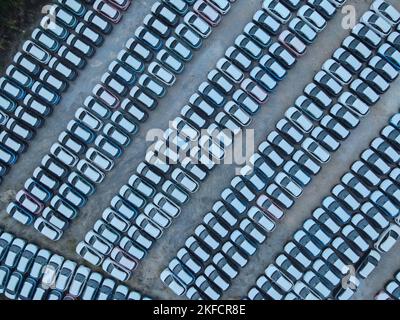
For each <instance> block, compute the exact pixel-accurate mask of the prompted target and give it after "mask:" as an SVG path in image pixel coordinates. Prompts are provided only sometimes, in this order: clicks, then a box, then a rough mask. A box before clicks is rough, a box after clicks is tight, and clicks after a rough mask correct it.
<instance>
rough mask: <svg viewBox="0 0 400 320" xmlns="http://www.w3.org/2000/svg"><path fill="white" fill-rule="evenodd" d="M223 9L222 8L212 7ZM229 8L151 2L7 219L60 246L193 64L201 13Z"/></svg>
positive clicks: (215, 4)
mask: <svg viewBox="0 0 400 320" xmlns="http://www.w3.org/2000/svg"><path fill="white" fill-rule="evenodd" d="M223 4H225V7H223V9H222V8H219V7H218V5H219V6H222V5H223ZM192 7H193V11H191V10H190V9H191V8H192ZM229 8H230V3H229V2H228V1H226V0H220V1H209V2H206V1H202V0H199V1H191V0H185V1H183V0H163V1H162V2H156V3H155V4H154V5H153V6H152V9H151V11H152V13H151V14H149V15H147V16H146V17H145V18H144V25H143V26H140V27H138V28H137V30H136V31H135V36H134V37H133V38H130V39H129V40H128V41H127V42H126V48H124V49H123V50H121V51H120V52H119V54H118V57H117V59H115V60H114V61H113V62H111V63H110V65H109V67H108V71H107V72H105V73H104V74H103V76H102V78H101V82H100V83H99V84H97V85H96V86H95V87H94V89H93V91H92V94H91V95H90V96H88V97H87V98H86V99H85V100H84V103H83V106H82V107H80V108H78V110H77V111H76V113H75V119H74V120H72V121H70V122H69V123H68V126H67V130H65V131H63V132H62V133H61V134H60V135H59V137H58V141H57V142H56V143H54V144H53V145H52V147H51V149H50V153H49V154H48V155H46V156H45V157H44V158H43V159H42V162H41V165H40V166H39V167H38V168H36V170H35V171H34V173H33V176H32V177H31V178H30V179H28V180H27V181H26V183H25V185H24V189H23V190H21V191H20V192H18V194H17V197H16V201H14V202H13V203H11V204H10V205H9V206H8V209H7V212H8V213H9V214H10V215H11V216H12V217H13V218H14V219H16V220H17V221H19V222H21V223H23V224H27V225H29V224H34V227H35V228H36V229H37V230H38V231H39V232H41V233H42V234H43V235H45V236H46V237H47V238H49V239H51V240H59V239H60V238H61V236H62V235H63V232H64V230H65V229H66V228H68V226H69V224H70V221H71V220H73V219H75V217H76V216H77V215H78V212H79V210H80V209H81V208H82V207H83V206H85V204H86V202H87V199H88V197H89V196H90V195H92V194H93V193H94V192H95V185H96V184H99V183H101V182H102V181H103V179H104V177H105V174H106V173H107V172H109V171H110V170H112V169H113V168H114V165H115V161H116V159H118V158H119V157H120V156H121V155H122V153H123V150H124V148H125V147H127V146H128V145H129V143H130V141H131V136H132V135H133V134H135V133H136V132H137V130H138V126H139V123H140V122H143V121H145V120H146V119H147V117H148V112H149V111H151V110H153V109H154V108H155V107H156V105H157V101H158V99H159V98H161V97H162V96H163V95H164V94H165V92H166V90H167V87H168V86H171V85H172V84H173V83H174V81H175V77H176V75H177V74H179V73H180V72H182V70H183V67H184V63H185V62H186V61H189V60H191V58H192V52H193V50H195V49H197V48H198V47H199V46H198V45H197V44H196V45H195V44H194V42H191V40H193V39H194V38H193V37H198V38H204V37H205V34H203V35H201V34H200V31H198V30H197V29H196V27H195V26H197V27H198V28H200V27H199V26H198V24H200V23H203V24H202V26H208V27H210V25H209V24H208V23H207V22H205V20H203V18H200V16H201V14H203V13H202V12H203V11H201V10H206V12H208V14H211V13H216V14H218V16H219V17H220V16H221V15H223V14H225V13H226V12H228V10H229ZM194 12H197V14H195V13H194ZM204 19H205V18H204ZM182 30H186V31H182ZM196 30H197V31H196ZM173 32H174V33H175V35H171V34H172V33H173ZM188 35H191V36H190V37H189V36H188ZM145 66H147V72H146V73H144V70H145ZM128 93H129V97H126V96H127V95H128Z"/></svg>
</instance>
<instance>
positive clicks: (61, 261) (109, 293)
mask: <svg viewBox="0 0 400 320" xmlns="http://www.w3.org/2000/svg"><path fill="white" fill-rule="evenodd" d="M0 294H2V295H5V296H6V297H7V298H8V299H13V300H14V299H15V300H16V299H18V300H149V299H150V297H148V296H144V295H142V294H140V293H139V292H137V291H134V290H131V289H130V288H128V287H127V286H125V285H121V284H118V283H116V282H115V281H114V280H112V279H109V278H104V277H103V276H102V275H101V274H100V273H98V272H92V271H91V270H90V269H89V268H87V267H85V266H84V265H79V264H77V263H76V262H74V261H71V260H67V259H65V258H64V257H63V256H60V255H58V254H55V253H52V252H51V251H49V250H46V249H41V248H39V247H38V246H37V245H35V244H33V243H29V242H27V241H25V240H24V239H21V238H18V237H15V236H14V235H12V234H10V233H8V232H3V230H0Z"/></svg>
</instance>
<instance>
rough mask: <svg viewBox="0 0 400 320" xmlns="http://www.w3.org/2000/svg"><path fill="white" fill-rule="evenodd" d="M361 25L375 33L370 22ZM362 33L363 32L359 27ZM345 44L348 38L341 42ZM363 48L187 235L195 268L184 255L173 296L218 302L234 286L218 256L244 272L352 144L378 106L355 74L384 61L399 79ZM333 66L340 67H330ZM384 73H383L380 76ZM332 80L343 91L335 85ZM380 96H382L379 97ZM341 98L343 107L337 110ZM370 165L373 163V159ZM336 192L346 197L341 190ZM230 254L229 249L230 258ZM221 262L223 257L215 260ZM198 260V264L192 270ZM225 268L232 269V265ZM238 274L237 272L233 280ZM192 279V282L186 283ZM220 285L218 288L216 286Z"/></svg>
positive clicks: (289, 118) (166, 277)
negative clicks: (323, 170)
mask: <svg viewBox="0 0 400 320" xmlns="http://www.w3.org/2000/svg"><path fill="white" fill-rule="evenodd" d="M394 24H395V23H394V22H393V25H394ZM363 26H365V28H368V29H369V30H370V31H371V30H372V28H370V27H369V25H367V24H365V25H363ZM358 28H359V26H358V27H357V28H355V29H356V30H357V29H358ZM353 32H354V30H353ZM346 39H348V38H346ZM345 43H346V40H345V41H344V42H343V44H345ZM359 44H361V45H364V46H365V48H367V49H368V50H371V55H370V56H369V57H368V59H365V60H361V61H359V59H358V58H356V54H357V51H358V50H354V49H349V48H346V47H345V46H344V45H343V47H342V48H340V49H339V50H338V51H336V52H335V54H334V57H333V59H329V60H328V61H327V63H325V64H324V66H323V70H324V72H325V74H326V76H325V77H324V78H325V81H327V80H329V81H327V83H326V84H325V85H324V84H323V82H321V81H319V79H320V78H319V76H318V75H320V74H321V72H319V73H317V75H316V77H315V79H314V83H312V84H310V85H308V86H306V89H305V91H304V95H303V96H301V97H299V98H298V99H297V100H296V103H295V106H294V107H291V108H289V109H288V111H287V112H286V114H285V118H284V119H282V120H281V121H279V122H278V124H277V127H276V130H275V131H273V132H272V133H270V134H269V135H268V137H267V140H266V141H265V142H263V143H262V144H261V145H260V146H259V149H258V151H259V152H257V153H256V154H254V155H253V156H252V157H251V158H250V162H251V164H252V165H251V166H246V167H244V168H243V169H242V172H241V175H239V176H237V177H235V178H234V179H233V180H232V181H231V187H230V188H227V189H225V190H224V191H223V192H222V194H221V197H222V199H221V201H218V202H217V203H216V204H215V205H214V207H213V212H211V213H207V215H206V217H205V220H204V221H203V223H202V224H201V225H199V226H198V228H197V229H196V231H195V235H194V236H191V237H189V238H188V239H187V241H186V243H185V247H184V248H182V249H181V251H182V250H184V251H188V250H189V252H191V258H190V259H188V258H187V257H185V260H187V261H190V262H189V263H186V262H182V260H181V259H180V258H179V256H178V257H177V258H175V259H174V260H172V261H171V266H169V268H167V269H166V270H165V271H164V273H163V274H162V276H161V278H162V280H163V281H164V282H165V283H166V284H167V285H168V286H169V287H170V288H171V289H172V290H173V291H174V292H176V293H177V294H180V295H182V294H184V293H185V292H186V295H187V296H188V297H194V298H198V297H202V296H203V297H204V295H205V296H206V297H208V298H212V299H216V298H219V297H220V295H221V293H222V292H223V291H224V290H226V289H227V288H228V287H229V281H225V282H223V283H222V282H221V279H232V278H229V277H228V278H227V273H225V274H224V273H223V272H222V273H221V272H220V273H218V271H217V269H216V265H217V263H220V257H221V256H223V255H225V257H226V256H227V257H228V258H229V260H226V261H230V262H228V265H229V267H232V268H233V269H237V268H238V267H243V266H244V265H245V264H246V263H247V259H248V257H249V256H251V255H253V254H254V253H255V251H256V249H257V246H258V245H259V244H261V243H263V241H264V240H265V239H266V235H267V233H268V232H271V231H273V230H274V228H275V223H276V222H277V221H279V220H280V219H282V218H283V215H284V211H286V210H287V209H289V208H290V207H292V205H293V204H294V201H295V200H296V198H298V197H300V196H301V194H302V190H303V188H304V187H305V186H306V185H308V184H309V183H310V181H311V179H312V176H313V175H314V174H317V173H318V172H319V170H320V166H321V165H322V164H323V163H325V162H327V161H329V159H330V153H331V152H334V151H336V150H337V149H338V148H339V146H340V141H341V140H344V139H346V138H347V136H348V135H349V130H351V129H353V128H355V127H356V126H357V125H358V122H359V118H360V117H362V116H364V115H365V114H367V113H368V111H369V106H368V105H373V104H374V103H375V102H376V101H372V100H371V101H370V100H368V99H367V98H366V97H365V96H364V95H363V94H362V93H361V92H360V91H358V90H354V89H353V88H354V87H353V86H352V84H353V83H354V82H356V81H361V80H359V79H356V80H354V81H352V78H353V77H354V76H356V75H357V74H359V75H360V77H361V74H362V73H363V70H364V69H365V68H367V62H368V60H369V59H371V61H372V60H373V59H374V60H375V61H376V59H378V60H379V61H381V64H380V65H381V66H382V65H384V66H385V69H387V68H388V67H389V69H390V70H391V71H393V76H394V78H396V76H397V73H398V72H397V71H396V69H395V67H396V68H397V69H398V66H397V65H394V66H392V65H390V64H389V63H388V62H387V61H386V60H385V57H379V56H378V55H377V56H374V57H372V55H373V54H372V51H375V50H376V49H373V48H368V47H367V46H366V45H365V44H364V42H361V41H359ZM337 52H340V53H342V54H341V56H343V53H345V57H346V59H351V61H355V62H357V63H358V65H359V67H358V69H357V70H352V69H347V67H346V68H345V66H346V64H344V63H343V62H342V61H343V60H340V59H337V58H335V56H337ZM375 57H376V59H375ZM334 62H335V63H336V67H335V68H329V66H331V65H332V64H333V63H334ZM351 65H356V64H353V63H352V64H351ZM363 66H364V68H363ZM325 70H328V71H325ZM339 70H340V71H339ZM328 72H329V73H328ZM376 72H377V71H376ZM344 73H346V74H347V76H346V78H348V79H347V81H342V80H341V78H342V76H341V75H340V74H342V75H344ZM391 73H392V72H391ZM379 74H383V73H382V72H381V71H379ZM394 78H393V79H394ZM393 79H392V80H390V81H393ZM333 82H336V83H337V85H333ZM372 82H373V81H370V82H368V83H372ZM333 86H336V88H340V90H339V91H337V92H336V93H334V92H333V90H332V91H329V90H328V88H329V87H333ZM345 86H349V88H350V90H349V91H344V92H343V89H344V87H345ZM363 86H364V89H363V90H365V89H368V90H371V92H373V89H372V88H371V87H370V85H369V84H368V85H367V84H366V82H364V81H363ZM311 88H312V89H311ZM376 95H377V96H378V97H379V95H378V93H376ZM336 99H337V100H338V103H336V104H334V103H333V101H334V100H336ZM338 110H341V111H340V112H338ZM393 135H394V137H398V132H397V131H396V130H395V131H394V133H393ZM381 140H382V139H381ZM381 140H377V141H376V143H375V144H374V147H375V148H376V149H377V150H379V152H388V154H392V151H393V148H390V146H388V143H386V142H384V141H381ZM377 152H378V151H377ZM396 156H397V153H396V152H395V153H394V154H393V161H397V160H396ZM367 160H368V161H371V162H372V163H373V159H367ZM336 192H337V193H338V195H340V196H343V193H342V190H341V189H340V188H338V189H337V190H336ZM259 193H261V195H258V194H259ZM379 199H380V200H379V201H383V200H384V198H382V199H381V198H379ZM377 201H378V200H377ZM210 215H211V216H212V215H213V216H214V217H216V218H215V219H214V221H213V224H212V225H211V226H210V224H209V223H208V221H209V219H210V217H209V216H210ZM217 222H218V224H217ZM214 225H217V226H215V227H214ZM200 231H201V232H200ZM232 248H234V249H232ZM228 249H229V250H231V251H230V252H229V255H227V251H228ZM181 251H179V253H180V252H181ZM215 257H218V258H216V259H217V260H216V261H214V258H215ZM193 261H197V264H196V266H195V267H194V268H192V267H193V265H194V262H193ZM211 263H213V264H211ZM189 266H190V267H189ZM225 268H226V269H230V268H228V267H226V266H225ZM221 269H222V268H220V269H219V270H221ZM173 270H174V271H173ZM179 270H186V272H187V273H186V275H188V274H189V275H190V274H191V275H192V276H191V277H189V276H187V277H184V278H181V277H179V276H177V274H179ZM211 270H212V272H211ZM201 271H204V273H206V274H205V275H204V274H203V273H202V272H201ZM182 272H183V271H182ZM237 272H238V271H237ZM221 274H222V275H225V278H224V276H221ZM236 274H237V273H236V272H231V273H230V274H229V276H230V275H236ZM217 279H218V280H217ZM188 280H190V281H189V282H185V281H188ZM216 281H218V285H216V284H215V282H216ZM194 283H195V285H193V284H194ZM206 291H207V293H205V292H206Z"/></svg>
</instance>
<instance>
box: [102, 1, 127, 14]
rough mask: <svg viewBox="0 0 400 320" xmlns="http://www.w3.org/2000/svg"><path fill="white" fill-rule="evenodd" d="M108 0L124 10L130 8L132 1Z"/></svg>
mask: <svg viewBox="0 0 400 320" xmlns="http://www.w3.org/2000/svg"><path fill="white" fill-rule="evenodd" d="M106 1H107V2H109V3H110V4H111V5H113V6H115V7H117V8H118V9H121V10H124V11H125V10H127V9H128V8H129V6H130V5H131V2H132V0H106Z"/></svg>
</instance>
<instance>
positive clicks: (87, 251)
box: [75, 241, 104, 266]
mask: <svg viewBox="0 0 400 320" xmlns="http://www.w3.org/2000/svg"><path fill="white" fill-rule="evenodd" d="M75 251H76V253H77V254H78V255H80V256H81V257H82V258H83V259H85V260H86V261H88V262H89V263H90V264H92V265H94V266H99V265H100V264H101V263H102V262H103V259H104V256H103V255H102V254H100V253H99V252H97V251H96V250H95V249H93V248H92V247H91V246H89V245H87V244H86V243H85V242H83V241H81V242H79V243H78V245H77V246H76V249H75Z"/></svg>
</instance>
